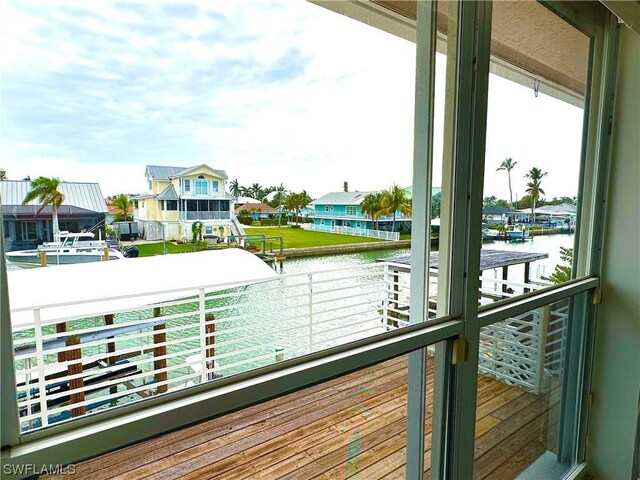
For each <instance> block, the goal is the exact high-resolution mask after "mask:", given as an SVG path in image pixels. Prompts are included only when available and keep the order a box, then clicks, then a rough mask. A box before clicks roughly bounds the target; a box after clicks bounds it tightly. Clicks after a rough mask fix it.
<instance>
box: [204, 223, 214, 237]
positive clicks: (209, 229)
mask: <svg viewBox="0 0 640 480" xmlns="http://www.w3.org/2000/svg"><path fill="white" fill-rule="evenodd" d="M204 234H205V235H213V227H212V226H211V225H207V226H205V227H204Z"/></svg>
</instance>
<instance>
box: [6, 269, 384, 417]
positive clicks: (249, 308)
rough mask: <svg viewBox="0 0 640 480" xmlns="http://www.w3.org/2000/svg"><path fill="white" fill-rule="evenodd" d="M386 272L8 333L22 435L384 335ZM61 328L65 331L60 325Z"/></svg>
mask: <svg viewBox="0 0 640 480" xmlns="http://www.w3.org/2000/svg"><path fill="white" fill-rule="evenodd" d="M385 269H386V265H385V264H382V263H375V264H367V265H362V266H355V267H345V268H340V269H332V270H327V271H318V272H313V273H304V274H287V275H281V276H279V277H278V278H276V279H274V280H269V281H267V282H263V283H260V284H253V285H245V286H242V287H238V288H233V289H228V290H224V291H219V292H215V293H211V294H206V293H205V292H206V291H207V286H203V287H201V288H199V289H197V290H189V291H185V292H184V294H185V296H184V298H183V299H180V300H175V301H170V302H165V303H161V304H158V303H156V304H153V303H150V304H149V305H145V306H144V307H143V308H139V309H137V310H134V311H119V312H113V311H111V312H102V314H101V315H98V316H94V317H91V318H86V319H78V318H68V319H67V318H60V319H58V320H56V325H51V324H50V325H44V326H43V325H41V323H40V313H41V311H44V310H46V309H47V308H53V305H42V306H40V307H39V308H37V309H34V310H33V311H32V313H33V327H32V328H30V329H28V330H23V331H20V332H15V333H14V340H15V341H14V344H15V355H14V357H15V365H16V378H17V386H16V393H17V398H18V407H19V411H20V421H21V426H22V428H23V430H31V429H34V428H39V427H44V426H47V425H50V424H52V423H56V422H60V421H64V420H67V419H70V418H73V417H77V416H79V415H83V414H85V413H88V412H95V411H99V410H102V409H106V408H109V407H112V406H115V405H120V404H122V403H126V402H131V401H136V400H137V399H140V398H144V397H147V396H150V395H157V394H162V393H164V392H168V391H172V390H175V389H180V388H185V387H188V386H190V385H194V384H197V383H203V382H207V381H211V380H214V379H215V378H218V377H219V376H221V375H224V376H228V375H234V374H237V373H241V372H243V371H247V370H250V369H253V368H256V367H259V366H263V365H267V364H270V363H274V362H276V361H278V360H281V359H283V358H291V357H295V356H300V355H304V354H307V353H310V352H315V351H318V350H321V349H324V348H327V347H331V346H335V345H339V344H341V343H346V342H350V341H353V340H356V339H359V338H364V337H367V336H370V335H373V334H376V333H381V332H382V331H384V325H383V318H382V312H383V310H382V305H383V304H384V296H385V285H384V275H385V273H384V272H385ZM63 326H64V327H63Z"/></svg>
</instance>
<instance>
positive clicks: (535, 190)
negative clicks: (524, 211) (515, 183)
mask: <svg viewBox="0 0 640 480" xmlns="http://www.w3.org/2000/svg"><path fill="white" fill-rule="evenodd" d="M548 173H549V172H543V171H542V170H540V169H539V168H537V167H532V168H531V170H529V171H528V172H527V173H525V174H524V176H525V178H528V179H530V180H531V181H530V182H529V183H527V188H526V189H525V192H527V193H528V194H529V195H531V198H532V199H533V206H532V207H531V214H532V215H533V223H535V222H536V214H535V212H534V210H535V209H536V202H537V201H538V199H539V198H540V194H543V195H544V194H545V193H544V190H543V189H542V188H541V187H540V184H541V183H542V177H544V176H546V175H547V174H548Z"/></svg>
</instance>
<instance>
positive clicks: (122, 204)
mask: <svg viewBox="0 0 640 480" xmlns="http://www.w3.org/2000/svg"><path fill="white" fill-rule="evenodd" d="M111 205H113V206H114V207H116V208H117V209H118V210H120V213H121V214H122V215H124V221H125V222H126V221H127V215H128V214H129V210H131V208H132V207H133V204H132V203H131V200H129V197H127V196H126V195H125V194H124V193H121V194H120V195H118V196H117V197H116V198H114V199H113V200H112V201H111Z"/></svg>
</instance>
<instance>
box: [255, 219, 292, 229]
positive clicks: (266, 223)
mask: <svg viewBox="0 0 640 480" xmlns="http://www.w3.org/2000/svg"><path fill="white" fill-rule="evenodd" d="M286 224H287V219H286V218H283V219H282V221H281V223H280V225H286ZM260 225H261V226H263V227H277V226H278V219H277V218H261V219H260Z"/></svg>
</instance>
